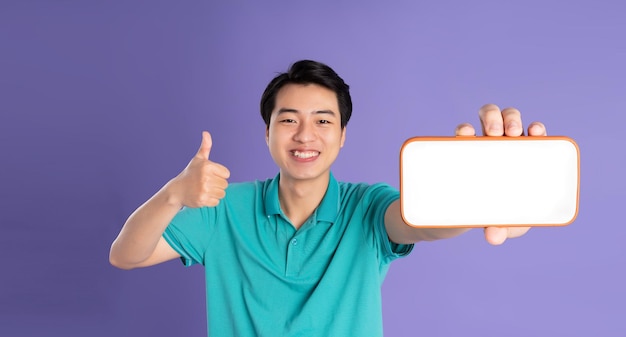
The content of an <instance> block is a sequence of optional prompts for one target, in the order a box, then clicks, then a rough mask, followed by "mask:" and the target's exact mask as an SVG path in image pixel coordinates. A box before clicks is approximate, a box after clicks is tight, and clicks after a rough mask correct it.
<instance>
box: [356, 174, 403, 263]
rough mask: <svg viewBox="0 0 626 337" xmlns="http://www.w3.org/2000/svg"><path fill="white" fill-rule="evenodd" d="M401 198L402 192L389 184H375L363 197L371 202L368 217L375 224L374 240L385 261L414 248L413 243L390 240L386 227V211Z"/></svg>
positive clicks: (387, 261)
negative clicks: (399, 242) (398, 242)
mask: <svg viewBox="0 0 626 337" xmlns="http://www.w3.org/2000/svg"><path fill="white" fill-rule="evenodd" d="M399 198H400V192H398V190H396V189H395V188H393V187H391V186H389V185H387V184H375V185H372V186H370V187H369V188H368V191H367V192H366V196H365V197H364V198H363V199H364V200H366V201H367V202H369V206H368V207H367V208H368V210H367V212H366V217H367V218H368V219H369V221H370V222H371V223H372V224H373V229H374V236H375V237H374V240H376V244H377V246H378V247H379V249H380V251H381V256H382V258H383V261H382V262H383V263H389V262H391V261H393V260H395V259H397V258H399V257H404V256H407V255H409V254H410V253H411V251H412V250H413V244H397V243H394V242H391V240H389V236H388V235H387V229H386V228H385V212H387V208H388V207H389V205H391V203H393V202H394V201H396V200H398V199H399Z"/></svg>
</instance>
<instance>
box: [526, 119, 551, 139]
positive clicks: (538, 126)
mask: <svg viewBox="0 0 626 337" xmlns="http://www.w3.org/2000/svg"><path fill="white" fill-rule="evenodd" d="M547 134H548V132H547V131H546V127H545V125H543V123H541V122H532V123H530V125H529V126H528V135H529V136H546V135H547Z"/></svg>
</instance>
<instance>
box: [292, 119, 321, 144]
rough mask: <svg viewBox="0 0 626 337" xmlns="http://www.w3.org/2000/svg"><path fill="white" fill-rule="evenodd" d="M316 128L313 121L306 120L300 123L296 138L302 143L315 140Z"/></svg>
mask: <svg viewBox="0 0 626 337" xmlns="http://www.w3.org/2000/svg"><path fill="white" fill-rule="evenodd" d="M315 137H316V134H315V128H314V125H312V123H309V122H307V121H304V122H302V123H300V125H298V130H297V131H296V133H295V134H294V137H293V138H294V140H295V141H297V142H300V143H307V142H310V141H313V140H315Z"/></svg>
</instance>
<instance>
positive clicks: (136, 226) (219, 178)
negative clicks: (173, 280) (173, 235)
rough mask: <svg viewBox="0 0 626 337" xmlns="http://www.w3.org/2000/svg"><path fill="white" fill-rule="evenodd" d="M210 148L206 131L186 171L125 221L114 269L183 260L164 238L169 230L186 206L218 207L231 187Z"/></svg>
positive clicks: (116, 245)
mask: <svg viewBox="0 0 626 337" xmlns="http://www.w3.org/2000/svg"><path fill="white" fill-rule="evenodd" d="M211 146H212V141H211V135H210V134H209V133H208V132H206V131H205V132H204V133H203V135H202V144H201V145H200V149H199V150H198V153H196V155H195V156H194V157H193V158H192V159H191V161H190V162H189V164H188V165H187V167H186V168H185V169H184V170H183V171H182V172H181V173H180V174H179V175H178V176H176V177H175V178H174V179H172V180H170V181H169V182H168V183H167V184H166V185H165V186H163V188H161V190H159V191H158V192H157V193H156V194H155V195H154V196H152V198H150V199H149V200H148V201H146V202H145V203H144V204H143V205H141V207H139V208H137V210H135V212H133V214H131V216H130V217H129V218H128V220H126V223H125V224H124V226H123V227H122V230H121V231H120V233H119V235H118V236H117V238H116V239H115V241H113V244H112V245H111V251H110V253H109V261H110V262H111V264H112V265H114V266H116V267H118V268H122V269H133V268H137V267H146V266H151V265H154V264H158V263H161V262H165V261H168V260H171V259H174V258H177V257H180V255H179V254H178V253H177V252H176V251H174V249H172V247H170V246H169V244H168V243H167V242H166V241H165V240H164V239H163V237H162V234H163V232H164V231H165V229H166V228H167V226H168V225H169V224H170V222H171V221H172V219H173V218H174V216H176V214H177V213H178V211H179V210H180V209H181V208H182V207H183V206H187V207H203V206H209V207H212V206H216V205H217V204H218V203H219V201H220V199H221V198H223V197H224V195H225V189H226V187H227V186H228V182H227V181H226V179H228V177H229V176H230V172H229V171H228V169H227V168H226V167H224V166H222V165H220V164H217V163H214V162H212V161H210V160H209V159H208V158H209V153H210V151H211Z"/></svg>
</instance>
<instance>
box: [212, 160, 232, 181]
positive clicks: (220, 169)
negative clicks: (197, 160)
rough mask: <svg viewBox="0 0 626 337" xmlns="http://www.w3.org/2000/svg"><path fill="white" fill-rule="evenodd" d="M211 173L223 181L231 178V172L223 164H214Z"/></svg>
mask: <svg viewBox="0 0 626 337" xmlns="http://www.w3.org/2000/svg"><path fill="white" fill-rule="evenodd" d="M211 172H213V174H215V175H216V176H218V177H220V178H223V179H228V178H230V170H228V169H227V168H226V166H224V165H222V164H218V163H215V162H213V163H212V165H211Z"/></svg>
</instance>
